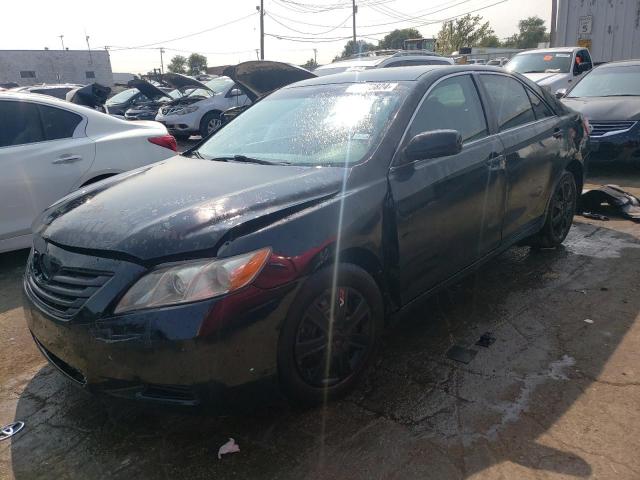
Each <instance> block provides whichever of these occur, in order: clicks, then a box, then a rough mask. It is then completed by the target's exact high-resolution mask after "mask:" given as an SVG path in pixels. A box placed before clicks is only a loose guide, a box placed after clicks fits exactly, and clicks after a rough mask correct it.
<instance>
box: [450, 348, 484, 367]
mask: <svg viewBox="0 0 640 480" xmlns="http://www.w3.org/2000/svg"><path fill="white" fill-rule="evenodd" d="M477 353H478V351H477V350H472V349H470V348H464V347H461V346H460V345H454V346H453V347H451V348H450V349H449V350H448V351H447V358H449V359H450V360H455V361H456V362H461V363H469V362H470V361H471V360H473V358H474V357H475V356H476V354H477Z"/></svg>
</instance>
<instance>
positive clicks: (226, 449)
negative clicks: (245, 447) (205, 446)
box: [218, 438, 240, 460]
mask: <svg viewBox="0 0 640 480" xmlns="http://www.w3.org/2000/svg"><path fill="white" fill-rule="evenodd" d="M239 451H240V445H238V444H237V443H236V441H235V440H234V439H233V438H230V439H229V441H228V442H227V443H225V444H224V445H222V446H221V447H220V448H219V449H218V460H220V459H222V455H226V454H227V453H237V452H239Z"/></svg>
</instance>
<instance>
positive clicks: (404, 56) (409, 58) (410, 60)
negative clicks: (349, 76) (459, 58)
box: [313, 50, 453, 77]
mask: <svg viewBox="0 0 640 480" xmlns="http://www.w3.org/2000/svg"><path fill="white" fill-rule="evenodd" d="M416 65H453V59H451V58H447V57H441V56H440V55H438V54H436V53H433V52H429V51H423V50H402V51H397V52H389V51H388V50H384V51H381V52H369V53H367V54H366V55H361V56H354V57H352V58H350V59H348V60H339V61H337V62H333V63H329V64H328V65H322V66H320V67H318V68H316V69H315V70H314V71H313V73H315V74H316V75H317V76H319V77H321V76H324V75H333V74H334V73H342V72H360V71H364V70H370V69H372V68H390V67H411V66H416Z"/></svg>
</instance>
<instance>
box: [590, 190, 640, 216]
mask: <svg viewBox="0 0 640 480" xmlns="http://www.w3.org/2000/svg"><path fill="white" fill-rule="evenodd" d="M603 204H607V205H609V206H611V207H613V208H615V209H616V210H618V211H619V212H620V214H621V215H622V216H623V217H625V218H628V219H630V220H633V221H635V222H640V199H638V198H637V197H636V196H634V195H632V194H631V193H629V192H625V191H624V190H622V189H621V188H620V187H619V186H617V185H603V186H601V187H598V188H594V189H591V190H587V191H586V192H584V193H583V194H582V196H581V197H580V207H581V209H582V212H583V215H584V213H585V212H586V213H589V214H594V213H595V212H597V211H598V210H601V209H602V206H603Z"/></svg>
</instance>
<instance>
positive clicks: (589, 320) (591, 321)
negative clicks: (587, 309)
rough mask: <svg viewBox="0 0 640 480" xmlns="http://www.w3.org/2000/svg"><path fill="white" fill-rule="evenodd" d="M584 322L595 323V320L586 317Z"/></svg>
mask: <svg viewBox="0 0 640 480" xmlns="http://www.w3.org/2000/svg"><path fill="white" fill-rule="evenodd" d="M584 323H593V320H591V319H590V318H585V319H584Z"/></svg>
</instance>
